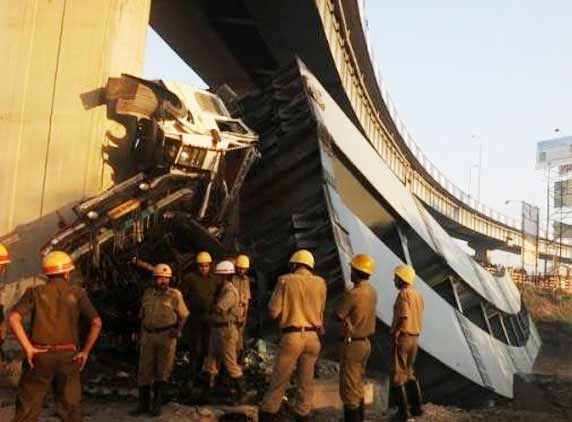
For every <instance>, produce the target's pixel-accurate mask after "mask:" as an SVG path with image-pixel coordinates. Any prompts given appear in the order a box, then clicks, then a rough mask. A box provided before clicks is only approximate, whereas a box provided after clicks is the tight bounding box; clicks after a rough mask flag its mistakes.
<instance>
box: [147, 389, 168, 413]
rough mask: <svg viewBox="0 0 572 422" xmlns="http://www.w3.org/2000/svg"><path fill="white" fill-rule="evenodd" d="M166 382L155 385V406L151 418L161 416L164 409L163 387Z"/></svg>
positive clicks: (152, 408)
mask: <svg viewBox="0 0 572 422" xmlns="http://www.w3.org/2000/svg"><path fill="white" fill-rule="evenodd" d="M164 384H165V383H164V382H162V381H155V383H154V384H153V406H152V407H151V412H150V415H151V416H161V409H162V407H163V386H164Z"/></svg>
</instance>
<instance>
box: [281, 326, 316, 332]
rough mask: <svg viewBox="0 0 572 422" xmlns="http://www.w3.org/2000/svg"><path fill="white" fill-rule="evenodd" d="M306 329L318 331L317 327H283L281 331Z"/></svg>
mask: <svg viewBox="0 0 572 422" xmlns="http://www.w3.org/2000/svg"><path fill="white" fill-rule="evenodd" d="M306 331H318V327H284V328H282V333H283V334H286V333H304V332H306Z"/></svg>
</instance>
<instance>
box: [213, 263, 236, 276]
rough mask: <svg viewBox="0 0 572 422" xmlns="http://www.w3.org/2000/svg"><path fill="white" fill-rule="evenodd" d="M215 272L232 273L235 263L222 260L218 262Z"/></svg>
mask: <svg viewBox="0 0 572 422" xmlns="http://www.w3.org/2000/svg"><path fill="white" fill-rule="evenodd" d="M214 273H215V274H219V275H232V274H234V264H233V263H232V262H230V261H221V262H219V263H218V264H216V267H215V270H214Z"/></svg>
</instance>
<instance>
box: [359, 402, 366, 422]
mask: <svg viewBox="0 0 572 422" xmlns="http://www.w3.org/2000/svg"><path fill="white" fill-rule="evenodd" d="M359 420H360V421H361V422H363V421H365V402H364V401H363V400H362V401H361V403H360V404H359Z"/></svg>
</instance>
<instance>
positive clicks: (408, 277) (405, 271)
mask: <svg viewBox="0 0 572 422" xmlns="http://www.w3.org/2000/svg"><path fill="white" fill-rule="evenodd" d="M395 275H396V276H398V277H399V278H400V279H401V280H403V281H404V282H405V283H407V284H413V282H414V281H415V270H414V269H413V267H412V266H410V265H398V266H397V267H395Z"/></svg>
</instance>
